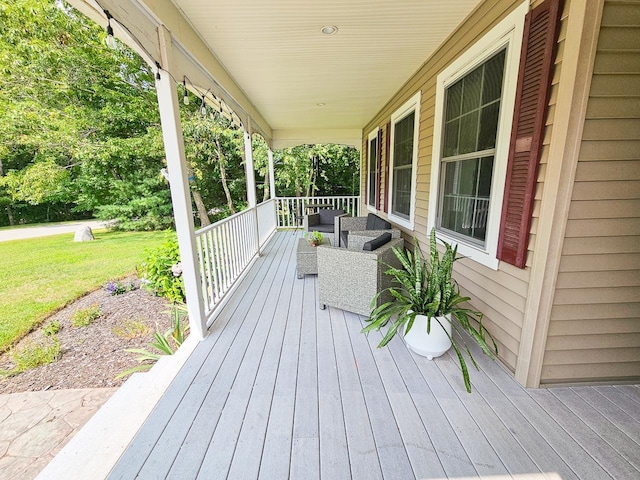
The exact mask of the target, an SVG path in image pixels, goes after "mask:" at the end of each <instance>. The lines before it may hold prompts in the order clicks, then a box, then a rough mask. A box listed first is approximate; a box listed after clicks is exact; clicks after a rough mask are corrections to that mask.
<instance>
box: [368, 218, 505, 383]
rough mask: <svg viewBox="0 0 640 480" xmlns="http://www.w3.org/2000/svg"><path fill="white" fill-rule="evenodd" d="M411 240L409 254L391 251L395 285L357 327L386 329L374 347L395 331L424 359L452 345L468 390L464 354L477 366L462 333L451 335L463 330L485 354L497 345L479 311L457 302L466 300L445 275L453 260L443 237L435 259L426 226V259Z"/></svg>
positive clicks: (448, 274)
mask: <svg viewBox="0 0 640 480" xmlns="http://www.w3.org/2000/svg"><path fill="white" fill-rule="evenodd" d="M414 241H415V252H414V253H411V252H410V251H409V250H400V249H397V248H394V249H393V251H394V253H395V255H396V257H398V260H399V261H400V263H401V264H402V267H403V268H401V269H399V268H389V270H387V271H386V272H385V273H386V274H387V275H391V276H392V277H393V280H394V283H396V284H398V286H397V287H395V286H394V287H391V288H389V289H388V290H389V293H390V294H391V295H392V296H393V300H392V301H390V302H386V303H383V304H382V305H380V306H378V307H377V308H373V307H375V302H376V300H377V297H376V298H375V299H374V301H373V302H372V308H373V311H372V312H371V317H370V318H369V319H368V320H367V321H368V322H369V325H368V326H367V327H365V328H364V329H363V330H362V331H363V332H364V333H366V332H370V331H371V330H380V329H381V328H383V327H387V330H386V333H385V335H384V337H383V338H382V341H381V342H380V344H379V345H378V347H384V346H385V345H386V344H387V343H389V342H390V341H391V339H392V338H393V337H394V336H395V335H396V333H398V331H401V332H403V333H404V339H405V342H406V343H407V345H408V347H409V348H410V349H411V350H413V351H414V352H416V353H418V354H420V355H424V356H427V357H428V358H430V359H431V358H433V357H437V356H439V355H442V354H443V353H444V352H446V351H447V350H448V349H449V348H450V347H451V346H453V349H454V351H455V352H456V356H457V357H458V361H459V363H460V368H461V370H462V376H463V379H464V384H465V387H466V389H467V391H468V392H471V382H470V380H469V370H468V369H467V364H466V361H465V356H464V353H466V355H467V356H468V357H469V359H470V360H471V362H472V363H473V365H474V366H475V367H476V368H478V366H477V364H476V362H475V360H474V359H473V356H472V355H471V351H470V350H469V348H468V347H467V345H466V344H465V343H464V339H463V337H461V336H454V335H453V332H455V331H462V330H463V331H466V332H467V333H468V334H469V335H470V336H471V338H473V339H474V340H475V341H476V342H477V343H478V345H479V346H480V348H481V349H482V351H483V352H484V353H486V354H487V355H489V356H490V357H491V358H495V355H496V354H497V353H498V346H497V345H496V342H495V341H494V339H493V337H492V336H491V334H490V333H489V332H487V331H486V330H485V328H484V326H483V325H482V313H480V312H478V311H475V310H472V309H469V308H466V307H463V306H462V304H463V303H464V302H466V301H468V300H470V298H469V297H463V296H462V295H461V294H460V289H459V287H458V284H457V283H456V282H455V280H453V279H452V278H451V274H452V272H453V264H454V262H455V261H456V260H457V259H458V257H457V247H453V248H452V247H451V245H450V244H448V243H447V242H444V241H443V242H442V243H443V245H444V248H445V250H444V253H443V254H442V257H441V256H440V253H439V252H438V249H437V247H436V232H435V229H432V230H431V235H430V245H429V261H428V262H427V261H425V260H424V258H423V257H422V252H421V251H420V245H419V242H418V240H417V239H414ZM378 295H380V294H378ZM488 341H489V342H490V344H491V345H489V343H488Z"/></svg>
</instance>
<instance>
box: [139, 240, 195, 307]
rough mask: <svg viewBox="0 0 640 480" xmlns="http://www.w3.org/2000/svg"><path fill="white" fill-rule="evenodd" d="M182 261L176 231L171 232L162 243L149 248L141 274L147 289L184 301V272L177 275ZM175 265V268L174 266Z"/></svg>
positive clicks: (177, 300)
mask: <svg viewBox="0 0 640 480" xmlns="http://www.w3.org/2000/svg"><path fill="white" fill-rule="evenodd" d="M179 263H180V251H179V249H178V240H177V238H176V235H175V233H170V234H168V236H167V237H166V238H165V241H164V242H163V243H162V245H160V246H158V247H157V248H155V249H153V250H147V252H146V256H145V259H144V261H143V262H142V264H141V265H140V266H139V275H140V277H141V278H142V284H143V285H144V286H145V288H146V289H147V290H149V291H150V292H153V293H154V294H156V295H159V296H161V297H165V298H167V299H168V300H170V301H172V302H184V301H185V291H184V281H183V279H182V274H181V273H179V274H178V275H176V273H177V272H179V270H178V269H177V268H176V266H178V264H179ZM172 267H173V268H172Z"/></svg>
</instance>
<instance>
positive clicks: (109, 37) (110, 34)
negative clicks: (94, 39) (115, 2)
mask: <svg viewBox="0 0 640 480" xmlns="http://www.w3.org/2000/svg"><path fill="white" fill-rule="evenodd" d="M104 14H105V15H106V16H107V39H106V40H105V43H106V44H107V47H109V48H111V49H115V48H116V47H117V46H118V45H117V43H116V38H115V37H114V36H113V27H112V26H111V19H112V18H113V17H112V16H111V14H110V13H109V11H108V10H105V11H104Z"/></svg>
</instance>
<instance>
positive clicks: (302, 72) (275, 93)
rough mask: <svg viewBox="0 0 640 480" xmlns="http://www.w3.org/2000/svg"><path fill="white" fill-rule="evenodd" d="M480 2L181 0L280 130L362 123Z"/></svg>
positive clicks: (196, 25) (177, 0)
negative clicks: (326, 29) (328, 31)
mask: <svg viewBox="0 0 640 480" xmlns="http://www.w3.org/2000/svg"><path fill="white" fill-rule="evenodd" d="M478 3H479V2H478V0H452V1H449V2H446V3H443V2H442V1H437V0H427V1H425V0H400V1H394V2H389V1H388V0H350V1H348V2H345V1H344V0H328V1H305V2H301V1H300V0H271V1H268V2H265V1H264V0H246V1H243V2H210V1H206V0H174V4H175V5H176V6H177V7H178V8H179V9H180V11H181V12H182V14H183V15H184V17H185V18H186V19H187V21H188V22H189V23H190V24H191V25H192V27H193V28H194V29H195V30H196V32H198V34H199V35H200V36H201V38H202V39H203V40H204V42H205V43H206V44H207V45H208V46H209V48H210V49H211V50H212V52H213V53H214V54H215V55H216V56H217V57H218V59H219V60H220V61H221V63H222V64H223V65H224V66H225V68H226V69H227V70H228V72H229V73H230V74H231V76H232V77H233V78H234V79H235V80H236V82H237V83H238V84H239V85H240V86H241V88H242V89H243V90H244V92H245V93H246V95H247V97H248V98H250V99H251V100H252V102H253V104H254V105H255V106H256V107H257V109H258V110H259V111H260V112H261V113H262V115H263V117H264V118H265V120H266V121H267V122H268V123H269V124H270V126H271V127H272V128H273V129H274V130H292V129H293V130H301V129H339V130H342V129H358V130H360V129H362V128H363V127H364V126H365V124H366V123H367V122H368V121H369V120H370V119H371V117H372V116H373V115H375V113H376V112H377V111H378V110H380V108H382V107H383V106H384V104H385V102H386V101H388V100H389V98H390V97H391V96H392V95H393V94H394V93H395V92H396V91H397V90H398V89H399V88H400V86H401V85H402V84H403V82H405V81H406V80H407V79H408V78H409V76H410V75H411V74H412V73H414V72H415V71H416V70H417V69H418V68H419V67H420V65H421V64H422V63H423V62H424V61H425V60H426V58H427V57H428V56H429V55H430V54H431V53H432V52H433V51H434V50H435V49H436V48H437V47H438V45H440V44H441V43H442V41H443V40H444V39H445V38H446V37H447V36H448V35H449V34H450V33H451V32H452V31H453V30H454V29H455V27H456V26H457V25H459V24H460V22H461V21H462V20H463V19H464V18H465V17H466V16H467V15H468V14H469V12H470V11H471V10H472V9H473V8H474V7H475V6H476V5H477V4H478ZM326 25H333V26H336V27H338V31H337V33H335V34H333V35H325V34H322V33H321V31H320V30H321V28H322V27H323V26H326Z"/></svg>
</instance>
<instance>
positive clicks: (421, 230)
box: [363, 0, 562, 371]
mask: <svg viewBox="0 0 640 480" xmlns="http://www.w3.org/2000/svg"><path fill="white" fill-rule="evenodd" d="M537 3H540V2H537ZM521 4H522V1H513V0H501V1H485V2H483V3H481V4H480V5H479V6H478V7H477V8H476V9H475V10H474V12H472V13H471V14H470V15H469V17H468V18H467V19H466V20H465V21H464V22H463V23H462V24H461V25H460V26H459V28H458V29H456V31H455V32H454V33H453V34H452V35H451V36H450V37H449V38H448V39H447V40H446V41H445V42H444V43H443V45H442V46H441V47H440V48H439V49H438V50H437V51H436V52H435V53H434V54H433V55H432V56H431V57H430V58H429V59H428V60H427V61H426V62H425V64H424V65H423V66H422V67H421V68H420V69H419V70H418V71H417V72H416V73H415V74H414V75H413V76H412V77H411V78H410V79H409V80H408V81H407V82H406V83H405V85H403V86H402V88H401V89H400V90H399V92H398V93H397V94H396V95H395V96H394V97H393V98H392V99H391V100H390V101H389V103H388V104H387V105H385V106H384V108H383V109H382V110H381V111H380V112H379V113H378V114H377V115H376V116H375V118H373V119H372V121H371V122H370V123H369V124H368V125H367V126H366V127H365V128H364V131H363V133H364V135H365V136H366V135H367V134H368V132H370V131H371V130H373V129H374V128H375V127H376V126H379V127H381V128H383V127H384V126H385V125H386V123H387V122H389V120H390V118H391V115H392V113H393V112H394V111H395V110H397V109H398V108H399V107H400V106H401V105H402V104H403V103H404V102H406V101H407V100H408V99H409V98H411V97H412V96H413V95H414V94H415V93H416V92H417V91H418V90H420V91H421V92H422V97H421V105H420V127H419V129H420V130H419V144H418V166H417V194H416V203H415V223H414V227H413V230H407V229H405V228H403V229H402V230H403V231H404V232H405V238H406V239H407V240H408V241H409V242H411V239H412V237H413V236H416V237H417V238H418V240H419V241H420V242H421V244H422V245H423V246H425V245H427V244H428V232H427V221H428V219H427V216H428V209H429V190H430V180H431V178H430V177H431V160H432V146H433V132H434V120H435V97H436V79H437V76H438V74H439V73H440V72H441V71H442V70H443V69H444V68H446V67H447V66H448V65H449V64H450V63H451V62H452V61H454V60H455V59H456V58H458V57H459V56H460V55H461V54H462V53H464V52H465V51H466V50H468V49H469V48H470V47H471V46H473V45H474V44H475V43H476V42H477V41H478V40H479V39H480V38H481V37H482V36H483V35H485V34H486V33H487V32H488V31H490V30H491V29H492V28H493V27H494V26H496V25H497V24H498V23H499V22H500V21H501V20H502V19H503V18H504V17H505V16H507V15H508V14H509V13H510V12H512V11H513V10H514V9H515V8H516V7H517V6H519V5H521ZM561 39H562V33H561ZM561 52H562V49H561V48H559V53H558V56H560V55H561ZM557 63H559V62H557ZM554 78H555V79H556V80H555V81H556V82H557V76H556V77H554ZM552 100H553V92H552ZM551 103H553V101H552V102H551ZM552 110H553V109H551V112H550V115H549V116H550V117H551V118H552ZM550 126H551V122H548V125H547V130H550ZM384 133H385V135H386V130H385V131H384ZM365 143H366V139H365ZM548 143H549V133H548V132H547V133H546V135H545V146H548ZM386 153H387V152H385V151H384V149H383V165H386V164H387V162H388V160H389V159H388V158H387V155H386ZM544 171H545V169H544V165H542V166H541V168H540V173H539V175H538V189H541V187H542V183H543V181H544ZM382 183H383V185H382V188H381V196H382V198H383V199H384V196H385V195H384V167H383V182H382ZM539 201H540V199H539V194H536V204H534V219H533V223H532V228H531V232H532V234H531V241H530V244H529V250H530V251H532V250H533V249H534V247H535V228H536V225H537V216H538V213H537V212H538V210H539V205H538V203H539ZM530 256H531V255H529V257H530ZM528 261H529V260H528ZM529 275H530V269H529V268H526V269H519V268H516V267H514V266H512V265H509V264H506V263H504V262H501V263H500V265H499V267H498V270H492V269H490V268H488V267H485V266H483V265H480V264H478V263H476V262H473V261H470V260H466V259H463V260H460V261H459V262H457V264H456V269H455V277H456V280H457V281H458V282H459V284H460V287H461V290H462V292H463V293H464V294H467V295H469V296H470V297H471V298H472V299H473V300H472V302H471V304H472V306H473V307H474V308H476V309H478V310H479V311H481V312H483V314H484V315H485V324H486V327H487V329H488V330H489V331H490V332H491V333H492V335H494V337H495V338H496V340H497V342H498V347H499V353H500V355H499V356H500V358H501V360H502V361H503V363H504V364H505V365H506V366H507V367H508V368H509V369H511V370H512V371H514V370H515V367H516V361H517V355H518V350H519V344H520V337H521V333H522V326H523V320H524V311H525V304H526V297H527V291H528V283H529Z"/></svg>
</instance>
